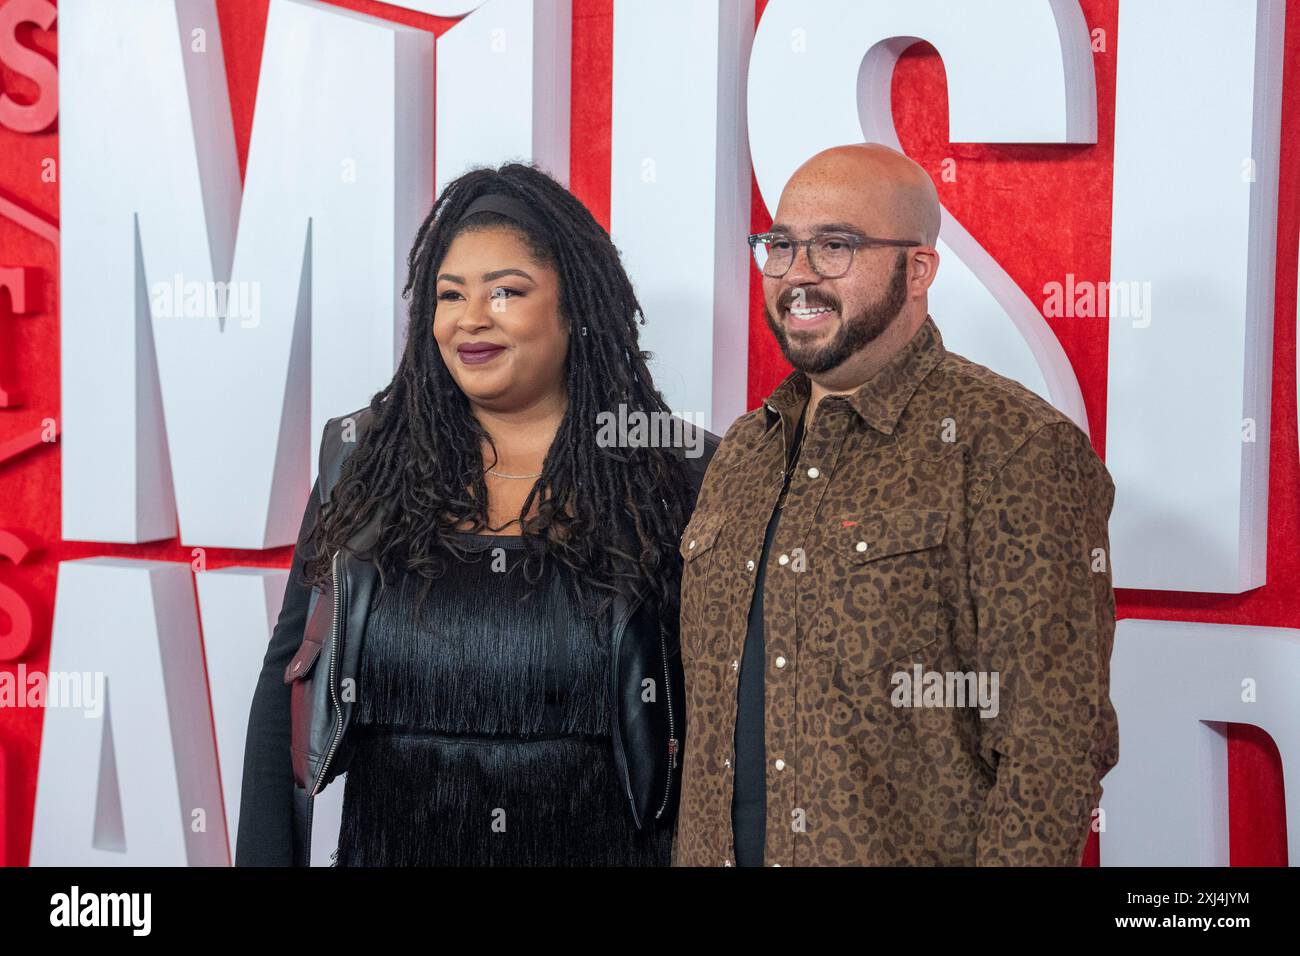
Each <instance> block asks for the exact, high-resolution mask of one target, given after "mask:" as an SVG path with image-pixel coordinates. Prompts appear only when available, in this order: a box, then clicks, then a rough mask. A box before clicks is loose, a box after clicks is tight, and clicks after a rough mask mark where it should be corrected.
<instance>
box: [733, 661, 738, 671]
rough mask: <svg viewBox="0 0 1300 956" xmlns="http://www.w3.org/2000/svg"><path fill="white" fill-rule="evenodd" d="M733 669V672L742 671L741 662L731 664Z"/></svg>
mask: <svg viewBox="0 0 1300 956" xmlns="http://www.w3.org/2000/svg"><path fill="white" fill-rule="evenodd" d="M731 669H732V670H733V671H737V670H740V661H732V662H731Z"/></svg>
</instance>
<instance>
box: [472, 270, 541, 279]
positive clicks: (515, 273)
mask: <svg viewBox="0 0 1300 956" xmlns="http://www.w3.org/2000/svg"><path fill="white" fill-rule="evenodd" d="M502 276H522V277H523V278H525V279H527V280H528V281H529V282H532V281H533V277H532V276H530V275H529V274H528V273H527V272H525V271H524V270H523V269H497V270H496V271H495V272H485V273H483V281H484V282H491V281H492V280H493V279H500V278H501V277H502Z"/></svg>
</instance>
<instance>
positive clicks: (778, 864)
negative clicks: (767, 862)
mask: <svg viewBox="0 0 1300 956" xmlns="http://www.w3.org/2000/svg"><path fill="white" fill-rule="evenodd" d="M772 865H773V866H780V865H781V864H780V863H773V864H772Z"/></svg>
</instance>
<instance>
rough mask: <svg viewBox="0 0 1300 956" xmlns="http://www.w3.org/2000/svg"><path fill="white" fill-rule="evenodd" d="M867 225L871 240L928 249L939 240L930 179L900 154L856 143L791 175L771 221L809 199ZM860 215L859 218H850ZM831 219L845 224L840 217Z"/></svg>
mask: <svg viewBox="0 0 1300 956" xmlns="http://www.w3.org/2000/svg"><path fill="white" fill-rule="evenodd" d="M815 194H820V195H822V196H829V197H834V198H833V199H831V200H830V202H831V203H832V204H833V205H835V206H838V207H839V208H841V209H843V210H844V211H845V212H846V213H848V214H849V215H850V216H852V217H853V220H854V221H857V220H859V219H862V220H865V221H867V222H870V223H871V229H872V230H874V231H872V232H871V235H873V236H877V237H880V238H888V239H915V240H916V241H917V242H920V243H922V244H924V245H927V246H933V245H934V244H935V242H937V241H938V239H939V193H938V191H937V190H936V189H935V188H934V181H933V180H932V179H931V178H930V175H929V174H928V173H927V172H926V171H925V170H924V169H922V168H921V167H920V166H919V165H917V164H916V163H915V162H913V161H912V160H910V159H908V158H907V157H906V156H904V155H903V154H902V153H900V152H898V151H897V150H895V149H890V148H889V147H888V146H881V145H880V144H879V143H855V144H852V145H849V146H834V147H832V148H830V149H826V150H822V151H821V152H820V153H818V154H817V155H815V156H813V157H812V158H811V159H809V160H808V161H807V162H805V163H804V164H803V165H802V166H800V167H799V168H798V169H796V170H795V172H794V175H793V176H791V177H790V181H789V182H788V183H786V186H785V189H784V190H783V191H782V193H781V203H780V205H779V206H777V215H776V221H777V222H778V223H782V222H783V220H782V218H781V211H782V208H783V207H786V206H787V197H788V198H789V200H790V201H791V202H798V201H801V200H806V199H807V198H810V197H811V196H812V195H815ZM855 213H859V214H860V215H854V214H855ZM836 218H844V217H843V216H840V217H836Z"/></svg>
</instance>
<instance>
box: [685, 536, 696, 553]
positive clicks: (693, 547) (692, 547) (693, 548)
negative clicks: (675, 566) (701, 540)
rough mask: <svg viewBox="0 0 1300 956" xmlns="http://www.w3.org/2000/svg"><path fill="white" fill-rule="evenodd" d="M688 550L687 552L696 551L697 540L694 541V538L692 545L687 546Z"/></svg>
mask: <svg viewBox="0 0 1300 956" xmlns="http://www.w3.org/2000/svg"><path fill="white" fill-rule="evenodd" d="M686 550H687V551H694V550H695V539H694V538H692V539H691V543H690V544H688V545H687V546H686Z"/></svg>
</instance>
